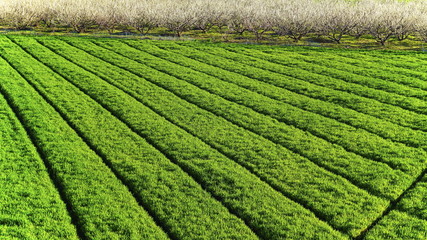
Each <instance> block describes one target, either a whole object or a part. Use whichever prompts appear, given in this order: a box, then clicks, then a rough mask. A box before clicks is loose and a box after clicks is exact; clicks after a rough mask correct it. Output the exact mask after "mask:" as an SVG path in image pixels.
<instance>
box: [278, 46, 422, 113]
mask: <svg viewBox="0 0 427 240" xmlns="http://www.w3.org/2000/svg"><path fill="white" fill-rule="evenodd" d="M270 53H271V54H273V55H279V56H283V55H286V56H288V57H291V58H295V59H302V60H304V61H306V62H308V63H310V64H313V65H314V66H311V67H312V69H313V70H314V71H315V72H318V73H320V74H322V75H323V74H324V75H327V76H331V77H334V78H336V79H341V80H344V81H348V82H352V83H357V84H360V85H363V86H367V87H370V88H373V89H378V90H383V91H386V92H389V93H392V94H398V95H400V96H404V97H413V98H419V99H421V100H424V99H425V98H426V92H425V91H423V90H422V89H419V87H420V85H421V86H425V82H424V81H422V80H419V79H417V78H414V77H408V76H405V75H403V76H402V75H401V74H400V72H399V74H393V71H394V69H393V68H392V69H388V68H386V67H384V66H383V65H379V64H378V63H370V62H369V61H366V60H367V59H363V61H361V60H357V59H352V58H351V56H352V55H354V54H356V53H357V52H355V51H347V52H345V53H343V52H342V51H331V50H329V49H328V50H323V51H322V50H316V49H313V50H298V51H274V52H270ZM369 58H371V57H368V59H369ZM325 67H327V68H329V69H327V68H325ZM414 85H415V86H414ZM412 100H413V103H414V104H417V100H414V99H411V101H412ZM403 107H406V106H403ZM420 107H421V109H422V106H420ZM410 108H414V107H410ZM421 111H422V110H421Z"/></svg>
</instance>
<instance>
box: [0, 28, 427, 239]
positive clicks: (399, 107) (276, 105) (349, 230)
mask: <svg viewBox="0 0 427 240" xmlns="http://www.w3.org/2000/svg"><path fill="white" fill-rule="evenodd" d="M426 63H427V55H426V54H425V53H422V52H409V51H408V52H401V51H400V52H399V51H363V50H339V49H335V50H334V49H325V48H308V47H281V46H261V45H237V44H212V43H200V42H193V41H187V42H185V41H151V40H131V39H109V38H75V37H36V36H34V37H31V36H18V35H7V36H5V35H3V36H0V69H1V71H0V130H1V131H0V144H1V147H0V159H1V162H0V176H1V177H0V189H1V191H0V199H1V200H0V238H1V239H245V240H246V239H333V240H336V239H355V240H360V239H367V240H369V239H408V240H415V239H420V240H423V239H424V240H425V239H427V205H426V203H427V201H426V196H427V177H426V167H427V152H426V149H427V101H426V99H427V74H426V70H427V69H426V68H427V67H426V66H427V65H426Z"/></svg>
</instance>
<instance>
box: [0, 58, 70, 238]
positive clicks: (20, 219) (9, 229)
mask: <svg viewBox="0 0 427 240" xmlns="http://www.w3.org/2000/svg"><path fill="white" fill-rule="evenodd" d="M0 64H1V61H0ZM0 76H1V77H4V75H3V74H1V73H0ZM2 91H3V89H2V87H1V86H0V92H2ZM0 139H1V142H0V143H1V145H0V146H1V147H0V159H1V161H0V185H1V191H0V238H1V239H34V240H36V239H58V240H59V239H70V240H71V239H75V240H77V239H78V235H77V231H76V228H75V226H74V225H73V224H72V222H71V217H70V215H69V213H68V212H67V208H66V205H65V203H64V202H63V201H62V200H61V197H60V193H59V191H58V189H56V188H55V185H54V183H53V182H52V180H51V179H50V177H49V174H48V169H47V168H46V166H45V165H44V163H43V160H42V159H41V158H40V156H39V155H38V153H37V150H36V148H35V147H34V146H33V145H32V143H31V140H30V138H29V137H28V135H27V134H26V132H25V130H24V128H23V127H22V125H21V124H20V122H19V120H18V119H17V118H16V116H15V115H14V113H13V111H12V109H11V108H10V107H9V106H8V104H7V101H6V100H5V99H4V98H3V96H1V95H0Z"/></svg>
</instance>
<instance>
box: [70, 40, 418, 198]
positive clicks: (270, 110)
mask: <svg viewBox="0 0 427 240" xmlns="http://www.w3.org/2000/svg"><path fill="white" fill-rule="evenodd" d="M71 42H72V44H73V45H75V46H79V47H80V48H83V49H85V50H86V51H88V52H91V53H94V54H97V53H98V55H99V56H101V55H102V56H104V57H105V56H111V57H108V59H106V58H104V59H106V60H107V61H109V62H112V63H115V64H117V65H120V66H121V67H123V68H125V69H128V70H129V71H131V72H133V73H135V74H138V75H141V76H142V75H144V74H145V73H146V72H147V70H146V67H145V66H144V65H147V66H150V67H153V68H155V69H157V70H159V71H161V72H164V73H166V74H169V75H171V76H176V77H177V78H174V77H171V76H169V77H168V76H165V77H163V78H161V79H164V80H163V81H161V82H157V83H159V84H160V85H162V86H163V87H165V88H167V89H168V90H170V91H172V92H174V93H175V94H177V95H179V96H180V97H182V98H183V99H186V100H187V101H189V102H192V103H194V104H197V105H198V106H200V107H202V108H204V109H207V110H209V111H211V112H214V113H215V114H218V115H220V116H222V117H224V118H226V119H228V120H229V121H231V122H233V123H235V124H237V125H240V126H243V127H245V128H247V129H250V130H251V131H254V132H256V133H258V134H260V135H262V136H264V137H266V138H268V139H270V140H272V141H273V142H275V143H278V144H281V145H283V146H285V147H287V148H289V149H291V150H293V151H295V152H297V153H298V154H301V155H303V156H306V157H307V158H309V159H311V160H312V161H314V162H316V163H317V164H319V165H321V166H324V167H326V168H328V169H331V170H332V171H333V172H335V173H338V174H340V175H343V176H345V177H346V178H349V179H352V181H353V182H356V183H357V185H360V186H364V187H366V188H368V189H369V190H371V191H374V192H376V193H378V194H379V195H381V196H388V197H391V198H393V196H394V197H397V196H398V195H400V193H401V192H402V191H403V189H406V188H407V187H408V186H409V185H410V182H411V180H410V178H408V176H406V175H405V174H402V173H401V172H400V171H396V172H395V171H393V169H391V168H390V167H388V166H386V165H385V164H381V163H377V162H373V161H370V160H368V159H365V158H362V157H360V156H358V155H356V154H353V153H349V152H346V151H345V150H344V149H343V148H341V147H340V146H337V145H334V144H331V143H329V142H327V141H325V140H323V139H321V138H317V137H315V136H313V135H311V134H308V133H306V132H304V131H301V130H299V129H296V128H294V127H291V126H288V125H285V124H283V123H280V122H278V121H276V120H275V119H272V118H270V117H267V116H265V115H262V114H259V113H257V112H254V111H251V110H250V109H248V108H245V107H242V106H239V105H238V104H234V103H233V102H229V101H225V100H224V99H223V98H220V97H218V96H217V95H212V94H209V93H208V92H206V91H203V90H201V89H199V88H196V87H194V86H192V85H189V84H186V83H185V82H183V81H182V80H180V79H184V80H185V81H187V82H190V83H192V84H195V85H197V86H201V88H203V89H207V90H208V91H209V92H212V93H214V94H218V95H220V96H223V97H225V98H226V99H228V100H230V101H234V102H237V103H239V104H243V105H245V106H249V107H251V108H253V109H254V110H256V111H258V112H261V113H266V114H268V115H273V116H282V115H286V116H287V117H289V116H290V115H292V114H291V113H292V112H293V111H292V109H289V107H287V106H286V105H285V106H282V105H281V104H278V103H277V102H275V101H272V100H271V99H268V98H265V97H263V96H260V95H257V94H255V93H252V92H249V91H245V90H244V89H242V88H238V87H236V86H235V85H233V84H228V83H226V82H222V81H220V80H219V79H216V78H212V77H210V76H208V75H205V74H199V73H198V72H195V71H192V70H191V69H188V68H185V67H182V66H179V65H176V64H173V63H170V62H167V61H164V60H162V59H159V58H157V57H153V56H152V55H149V54H146V53H144V52H140V51H137V50H136V49H132V48H130V47H127V45H125V44H122V43H120V42H117V41H108V42H101V41H97V43H98V44H99V45H101V46H105V47H107V48H108V49H110V50H116V51H118V52H121V53H122V56H120V55H113V54H112V53H111V52H109V51H106V50H104V49H102V48H99V47H97V46H96V45H93V44H91V43H85V42H84V41H71ZM117 49H120V50H117ZM143 49H146V48H143ZM123 56H126V57H127V58H125V57H123ZM174 57H175V58H176V56H174ZM128 58H132V59H135V60H138V61H139V62H143V63H144V65H141V64H138V63H137V62H135V61H131V60H130V59H128ZM178 78H179V79H178ZM294 113H295V114H294V115H296V118H298V119H304V117H303V116H300V115H301V114H299V112H298V111H297V110H294ZM275 114H277V115H275ZM298 114H299V115H298ZM309 118H310V120H311V121H315V119H316V116H310V117H309ZM323 121H325V120H323V119H322V122H323ZM287 122H288V121H287ZM322 124H323V123H322ZM329 124H331V123H329ZM332 125H333V126H335V127H337V128H338V126H337V124H336V123H332ZM328 126H330V125H328ZM317 127H318V128H322V126H321V125H317ZM365 134H366V133H365ZM349 138H350V139H353V140H354V138H355V136H354V135H353V136H350V137H349ZM378 145H381V144H380V143H378ZM390 147H391V146H390ZM415 165H416V166H415V167H414V169H418V170H420V166H419V164H415ZM409 168H411V167H409ZM396 184H399V186H397V185H396Z"/></svg>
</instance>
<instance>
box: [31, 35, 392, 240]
mask: <svg viewBox="0 0 427 240" xmlns="http://www.w3.org/2000/svg"><path fill="white" fill-rule="evenodd" d="M39 41H40V42H41V43H43V45H45V46H48V47H49V48H50V49H51V50H54V51H55V52H56V53H58V54H60V55H62V56H63V57H66V58H67V59H68V60H69V61H71V62H74V63H77V64H78V65H79V66H81V67H82V68H85V69H86V70H87V71H90V72H92V73H94V74H96V75H97V76H99V77H101V78H102V79H104V80H106V81H108V82H109V83H111V84H113V85H115V86H117V87H119V88H121V89H122V90H123V91H125V92H127V93H128V94H129V95H131V96H133V97H134V98H135V99H137V100H138V101H140V102H141V103H144V105H147V106H149V107H150V108H152V109H153V110H155V111H156V112H157V113H159V114H160V115H162V116H163V117H165V118H167V119H168V120H169V121H171V122H173V123H174V124H175V125H177V126H179V127H181V128H183V129H185V130H186V131H187V132H189V133H191V134H192V135H194V136H196V137H198V138H199V139H201V140H203V141H204V142H205V143H207V144H209V145H210V146H211V147H213V148H215V149H217V150H219V151H220V152H221V153H223V154H225V155H226V156H228V157H229V158H231V159H233V160H234V161H236V162H238V163H239V164H240V165H242V166H244V167H245V168H247V169H249V170H251V172H253V173H254V174H256V175H257V176H259V177H260V178H261V179H263V180H264V181H266V182H267V183H269V184H270V185H271V186H273V187H274V188H275V189H277V190H278V191H280V192H281V193H282V194H284V195H285V196H287V197H289V198H291V199H293V200H295V201H297V202H299V203H301V204H302V205H303V206H305V207H306V208H308V209H310V210H312V211H313V212H314V213H316V215H317V216H318V217H320V218H321V219H324V220H325V221H328V222H329V223H330V224H331V225H332V226H334V227H335V228H337V229H339V230H341V231H344V232H346V233H349V234H351V235H355V234H357V232H359V231H360V230H361V229H363V227H362V226H365V224H367V223H368V222H370V221H371V220H372V218H375V217H374V216H376V215H377V214H378V213H380V212H381V211H382V210H383V209H384V208H383V207H384V206H385V205H386V201H384V200H380V199H378V198H375V197H373V196H371V195H369V194H368V193H367V192H365V191H362V190H360V189H358V188H357V187H355V186H354V185H352V184H350V183H349V182H348V181H346V180H345V179H342V178H341V177H339V176H336V175H334V174H331V173H329V172H328V171H325V170H324V169H322V168H319V167H318V166H316V165H315V164H313V163H312V162H310V161H309V160H308V159H306V158H303V157H301V156H299V155H297V154H295V153H293V152H291V151H289V150H287V149H286V148H283V147H281V146H279V145H277V144H275V143H273V142H271V141H268V140H267V139H265V138H263V137H262V136H259V135H257V134H255V133H253V132H251V131H248V130H245V129H244V128H241V127H239V126H236V125H235V124H232V123H230V122H229V121H227V120H225V119H223V118H221V117H219V116H217V115H215V114H213V113H211V112H209V111H206V110H203V109H201V108H199V107H198V106H196V105H193V104H191V103H189V102H187V101H185V100H183V99H181V98H180V97H177V96H176V95H175V94H173V93H171V92H169V91H167V90H165V89H164V88H162V87H159V86H160V85H159V83H160V82H161V81H165V80H164V79H170V78H169V76H168V75H166V74H162V73H161V72H159V71H155V70H152V69H151V70H150V68H149V67H143V68H142V69H141V71H142V72H143V74H144V78H142V77H138V76H137V75H135V74H132V73H130V72H128V71H126V70H124V69H122V68H120V67H117V66H114V65H111V64H108V63H106V62H105V61H103V60H101V59H99V58H97V57H94V56H92V55H90V54H87V53H85V52H83V51H81V50H78V49H76V48H72V47H71V46H70V45H68V44H65V43H64V42H61V41H58V40H53V39H52V40H47V39H40V40H39ZM108 55H112V53H111V52H109V53H108ZM108 55H105V56H103V57H105V58H106V59H113V58H112V57H108ZM140 67H142V65H141V66H140ZM153 83H155V84H153ZM171 84H173V82H171ZM177 84H178V83H177ZM135 126H137V125H136V124H135ZM283 173H286V174H283ZM312 184H315V185H316V186H317V187H316V188H314V187H310V186H312ZM327 189H329V190H327ZM332 189H334V190H332ZM341 194H342V195H341ZM339 196H341V197H342V198H340V197H339ZM354 199H357V201H354ZM363 202H365V203H367V202H369V205H370V206H371V207H369V208H365V207H361V206H362V205H364V204H363ZM338 206H339V207H338ZM350 212H351V213H350ZM349 214H351V215H353V216H354V215H355V214H356V215H358V216H360V218H358V219H357V220H355V219H350V218H349V216H350V215H349ZM368 219H369V220H368ZM354 220H355V221H354Z"/></svg>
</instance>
